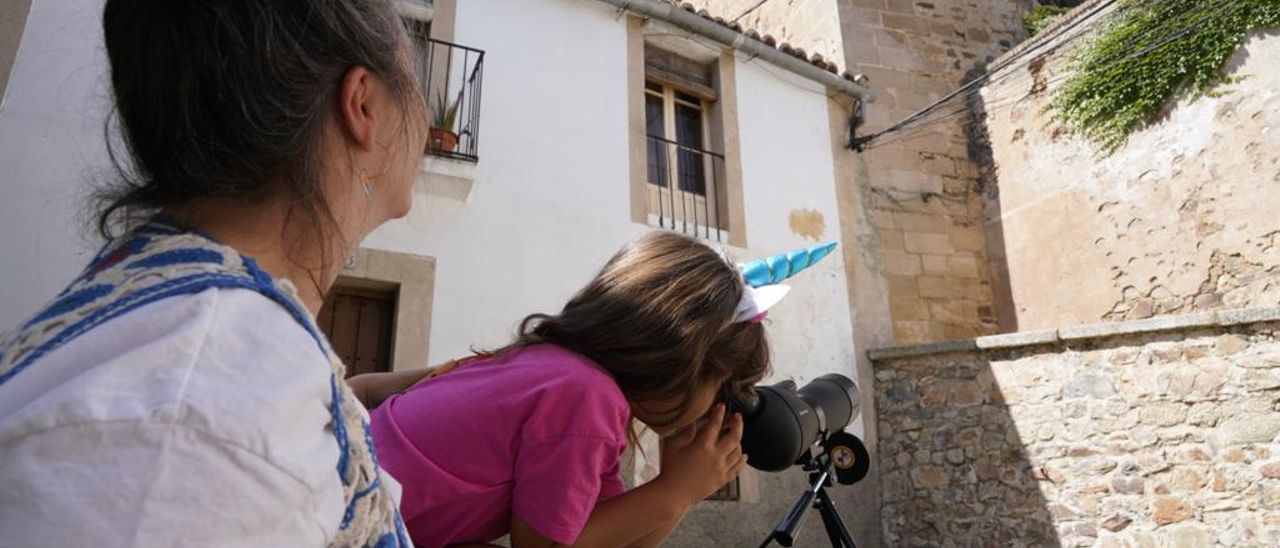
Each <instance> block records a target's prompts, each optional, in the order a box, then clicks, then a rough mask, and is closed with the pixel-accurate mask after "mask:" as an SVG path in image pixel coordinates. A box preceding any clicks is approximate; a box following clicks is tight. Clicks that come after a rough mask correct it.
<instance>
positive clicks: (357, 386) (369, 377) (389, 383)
mask: <svg viewBox="0 0 1280 548" xmlns="http://www.w3.org/2000/svg"><path fill="white" fill-rule="evenodd" d="M457 366H458V360H449V361H447V362H445V363H444V364H442V365H437V366H435V367H422V368H419V369H409V370H407V371H395V372H391V373H365V374H363V375H356V376H354V377H351V378H349V379H347V385H348V386H350V387H351V393H352V394H354V395H355V397H356V399H358V400H360V403H363V404H364V406H365V408H366V409H373V408H375V407H377V406H379V405H381V404H382V402H383V401H384V400H386V399H387V398H390V397H391V396H393V395H395V394H398V393H400V392H404V391H405V390H408V389H409V388H410V387H412V386H413V385H415V384H418V383H419V382H422V381H424V380H426V379H430V378H435V377H438V376H440V375H443V374H445V373H448V372H450V371H452V370H453V369H454V368H456V367H457Z"/></svg>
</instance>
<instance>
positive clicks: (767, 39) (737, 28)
mask: <svg viewBox="0 0 1280 548" xmlns="http://www.w3.org/2000/svg"><path fill="white" fill-rule="evenodd" d="M662 1H663V2H666V3H668V4H671V5H674V6H678V7H679V8H681V9H683V10H685V11H688V12H691V13H694V14H697V15H698V16H699V17H702V18H703V19H706V20H708V21H712V22H714V23H716V24H718V25H720V26H722V27H725V28H727V29H730V30H733V31H734V32H738V33H740V34H742V35H744V36H746V37H747V38H749V39H751V40H755V41H757V42H761V43H763V44H764V45H766V46H769V47H771V48H774V49H776V50H778V51H781V52H782V53H786V54H788V55H791V56H793V57H798V58H800V59H802V60H804V61H806V62H808V63H809V64H811V65H813V66H816V67H818V68H820V69H822V70H825V71H827V72H830V73H832V74H841V76H843V77H844V78H845V79H847V80H850V81H856V80H855V78H856V76H860V75H854V74H850V73H849V72H847V71H846V72H844V73H841V71H840V67H838V66H836V64H835V63H834V62H832V61H828V60H827V59H826V58H825V57H823V56H822V55H821V54H819V53H817V52H814V53H813V55H808V54H806V52H805V51H804V48H799V47H793V46H792V45H791V44H789V43H787V42H781V43H779V41H778V39H777V38H774V37H773V35H772V34H764V33H761V32H760V31H758V30H756V29H748V28H745V27H743V26H742V24H740V23H738V22H736V21H729V20H727V19H725V18H724V17H720V16H717V15H713V14H711V13H710V12H708V11H707V10H705V9H698V8H697V7H696V6H694V5H693V4H691V3H689V2H681V1H679V0H662Z"/></svg>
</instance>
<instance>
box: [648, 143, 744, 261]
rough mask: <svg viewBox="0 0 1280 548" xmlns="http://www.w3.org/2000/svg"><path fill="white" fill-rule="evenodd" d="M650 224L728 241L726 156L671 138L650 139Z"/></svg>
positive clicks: (710, 238)
mask: <svg viewBox="0 0 1280 548" xmlns="http://www.w3.org/2000/svg"><path fill="white" fill-rule="evenodd" d="M646 143H647V151H646V154H647V156H648V162H647V164H648V182H649V184H648V193H649V219H650V224H653V225H655V226H659V227H662V228H668V229H671V230H675V231H678V232H683V233H685V234H688V235H691V236H696V237H699V238H705V239H708V240H715V241H717V242H719V241H724V240H726V239H728V235H727V233H726V232H725V229H726V228H727V226H726V225H727V222H726V220H727V219H728V212H727V211H725V209H724V208H725V200H724V198H723V196H724V185H723V184H721V183H720V182H721V181H724V155H722V154H717V153H715V152H711V151H709V150H703V149H700V148H694V147H691V146H687V145H684V144H681V143H678V142H676V141H672V140H670V139H665V138H663V137H658V136H656V135H649V136H648V138H647V141H646Z"/></svg>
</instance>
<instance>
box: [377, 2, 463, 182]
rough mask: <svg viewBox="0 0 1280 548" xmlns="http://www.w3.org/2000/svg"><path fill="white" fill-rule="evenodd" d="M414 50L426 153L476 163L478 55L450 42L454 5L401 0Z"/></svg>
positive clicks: (399, 4)
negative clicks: (425, 126) (423, 110)
mask: <svg viewBox="0 0 1280 548" xmlns="http://www.w3.org/2000/svg"><path fill="white" fill-rule="evenodd" d="M397 5H398V6H399V7H400V10H401V14H402V16H403V17H404V19H405V25H406V27H407V28H408V30H409V36H410V38H412V40H413V43H414V49H415V56H414V70H415V72H416V73H417V76H418V80H419V82H420V84H421V87H422V93H423V96H424V97H423V98H424V99H425V100H426V102H427V115H428V118H429V126H430V128H429V130H428V136H427V149H426V151H425V152H426V153H427V154H430V155H433V156H441V157H445V158H453V159H455V160H464V161H469V162H475V161H477V160H479V156H478V148H479V133H480V92H481V83H482V81H483V79H484V56H485V53H484V51H481V50H479V49H476V48H472V47H468V46H464V45H462V44H456V43H453V42H452V41H451V40H452V39H453V19H454V15H455V13H454V12H455V8H456V5H455V3H454V2H453V1H452V0H450V1H448V2H445V1H438V2H423V1H422V0H413V1H410V0H401V1H400V2H399V3H398V4H397Z"/></svg>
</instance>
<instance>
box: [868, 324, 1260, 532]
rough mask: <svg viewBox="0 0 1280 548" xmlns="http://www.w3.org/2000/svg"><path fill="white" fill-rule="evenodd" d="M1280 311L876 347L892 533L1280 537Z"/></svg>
mask: <svg viewBox="0 0 1280 548" xmlns="http://www.w3.org/2000/svg"><path fill="white" fill-rule="evenodd" d="M1278 321H1280V309H1276V308H1271V309H1249V310H1243V311H1242V310H1237V311H1233V312H1232V313H1226V312H1224V313H1222V314H1221V315H1219V314H1216V313H1212V312H1210V313H1198V314H1193V315H1183V316H1169V317H1165V318H1153V319H1148V320H1136V321H1129V322H1122V323H1118V324H1104V325H1095V326H1083V327H1078V328H1074V329H1071V328H1063V329H1060V330H1057V331H1047V332H1031V333H1019V334H1012V335H1001V336H995V337H986V338H981V339H978V340H976V341H972V340H971V341H967V342H966V343H959V344H952V345H945V346H943V347H940V348H915V349H910V348H895V349H890V350H889V351H887V352H883V353H876V358H875V359H876V369H877V372H876V379H877V381H876V389H875V392H876V398H877V406H878V408H879V409H880V415H879V433H880V451H879V455H878V457H879V460H880V463H881V466H882V469H883V472H882V475H881V478H882V482H881V488H882V495H883V497H884V502H885V504H884V508H883V513H884V514H883V524H884V538H885V544H886V545H890V546H1097V547H1122V546H1188V547H1191V546H1195V547H1200V546H1276V545H1277V544H1280V414H1278V413H1277V411H1280V407H1278V406H1280V342H1278V341H1277V338H1276V337H1277V327H1278V326H1280V323H1277V322H1278Z"/></svg>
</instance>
